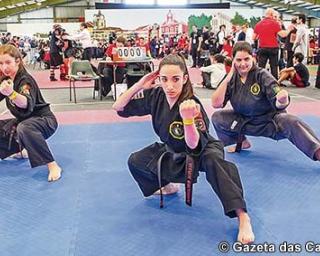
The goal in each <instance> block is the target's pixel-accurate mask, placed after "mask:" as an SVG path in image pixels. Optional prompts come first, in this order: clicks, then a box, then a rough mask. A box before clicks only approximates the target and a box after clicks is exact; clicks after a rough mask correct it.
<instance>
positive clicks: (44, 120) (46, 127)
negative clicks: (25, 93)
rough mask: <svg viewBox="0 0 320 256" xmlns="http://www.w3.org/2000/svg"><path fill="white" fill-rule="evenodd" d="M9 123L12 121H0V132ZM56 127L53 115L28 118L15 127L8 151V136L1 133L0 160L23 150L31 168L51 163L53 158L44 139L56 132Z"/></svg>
mask: <svg viewBox="0 0 320 256" xmlns="http://www.w3.org/2000/svg"><path fill="white" fill-rule="evenodd" d="M11 121H12V119H7V120H0V130H1V129H2V127H4V126H5V124H7V123H8V122H11ZM57 127H58V123H57V120H56V118H55V116H54V115H48V116H43V117H30V118H28V119H26V120H24V121H22V122H20V123H19V124H18V125H17V128H16V135H15V136H14V137H15V138H13V139H12V141H11V147H10V149H9V148H8V146H9V140H10V134H8V133H6V134H4V132H1V136H0V158H1V159H5V158H7V157H8V156H10V155H12V154H14V153H17V152H19V151H20V150H21V149H22V148H25V149H26V150H27V151H28V156H29V161H30V164H31V167H32V168H33V167H37V166H40V165H45V164H48V163H50V162H53V161H54V158H53V156H52V154H51V152H50V149H49V147H48V144H47V142H46V139H47V138H49V137H50V136H51V135H52V134H53V133H54V132H55V131H56V129H57ZM9 133H10V132H9ZM19 145H20V146H19Z"/></svg>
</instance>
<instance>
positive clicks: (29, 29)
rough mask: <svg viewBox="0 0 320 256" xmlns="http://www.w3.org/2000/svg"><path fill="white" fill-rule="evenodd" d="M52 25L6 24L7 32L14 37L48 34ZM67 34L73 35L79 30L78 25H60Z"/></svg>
mask: <svg viewBox="0 0 320 256" xmlns="http://www.w3.org/2000/svg"><path fill="white" fill-rule="evenodd" d="M53 24H54V23H52V22H51V23H32V24H31V23H26V24H8V25H7V28H8V31H10V32H11V34H12V35H16V36H32V35H34V34H35V33H49V31H51V30H52V26H53ZM61 25H62V27H63V28H64V29H66V31H67V32H68V33H69V34H74V33H76V32H77V31H78V30H79V27H80V23H61Z"/></svg>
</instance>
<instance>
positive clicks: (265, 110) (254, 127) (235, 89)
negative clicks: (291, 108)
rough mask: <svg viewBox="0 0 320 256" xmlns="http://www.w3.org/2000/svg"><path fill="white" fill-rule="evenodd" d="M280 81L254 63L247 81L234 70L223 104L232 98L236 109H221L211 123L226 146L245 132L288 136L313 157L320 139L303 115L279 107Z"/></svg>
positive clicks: (231, 100) (247, 133)
mask: <svg viewBox="0 0 320 256" xmlns="http://www.w3.org/2000/svg"><path fill="white" fill-rule="evenodd" d="M279 91H280V88H279V86H278V84H277V81H276V80H275V79H274V78H273V76H272V75H271V74H269V73H268V72H267V71H266V70H264V69H261V68H258V67H256V66H254V67H253V68H252V69H251V71H250V72H249V74H248V77H247V80H246V82H245V84H243V83H242V82H241V80H240V76H239V74H238V73H235V74H234V75H233V76H232V78H231V80H230V82H229V83H228V86H227V91H226V95H225V100H224V103H223V106H225V105H226V104H227V102H228V101H229V100H230V102H231V105H232V107H233V110H220V111H216V112H214V113H213V115H212V123H213V125H214V128H215V130H216V132H217V135H218V137H219V139H220V140H222V142H223V143H224V145H225V146H228V145H231V144H235V143H237V142H239V141H240V142H241V141H243V140H244V139H245V136H244V135H251V136H263V137H268V138H272V139H274V140H280V139H284V138H288V139H289V140H290V141H291V142H292V143H293V144H294V145H295V146H296V147H297V148H299V149H300V150H301V151H302V152H303V153H305V154H306V155H307V156H308V157H310V158H311V159H314V160H315V158H314V154H315V152H316V151H317V150H318V149H319V148H320V140H319V139H318V138H317V136H316V135H315V134H314V132H313V131H312V130H311V128H310V127H309V126H308V125H307V124H305V123H304V122H303V121H302V120H301V119H299V118H298V117H296V116H293V115H290V114H287V112H286V110H285V109H277V107H276V94H277V93H278V92H279Z"/></svg>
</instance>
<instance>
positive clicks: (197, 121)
mask: <svg viewBox="0 0 320 256" xmlns="http://www.w3.org/2000/svg"><path fill="white" fill-rule="evenodd" d="M194 123H195V125H196V127H197V129H198V130H200V131H202V132H205V131H206V130H207V128H206V123H205V122H204V120H203V117H202V113H201V112H200V113H199V115H198V116H197V117H196V118H195V119H194Z"/></svg>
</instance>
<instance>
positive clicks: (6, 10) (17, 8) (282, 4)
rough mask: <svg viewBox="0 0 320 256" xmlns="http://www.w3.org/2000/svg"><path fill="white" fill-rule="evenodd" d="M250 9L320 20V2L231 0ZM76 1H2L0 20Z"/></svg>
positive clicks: (305, 0) (0, 3)
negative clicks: (266, 9) (299, 14)
mask: <svg viewBox="0 0 320 256" xmlns="http://www.w3.org/2000/svg"><path fill="white" fill-rule="evenodd" d="M137 1H138V0H137ZM229 1H231V2H235V3H242V4H245V5H248V6H250V7H253V8H254V7H261V8H268V7H272V8H274V9H276V10H277V11H279V12H281V13H287V14H293V15H294V14H296V13H305V14H306V15H307V16H308V17H313V18H318V19H319V18H320V0H229ZM69 2H76V1H74V0H73V1H64V0H26V1H25V0H0V19H1V18H5V17H8V16H12V15H16V14H19V13H23V12H27V11H32V10H36V9H41V8H46V7H48V6H53V5H60V4H66V3H69Z"/></svg>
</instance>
